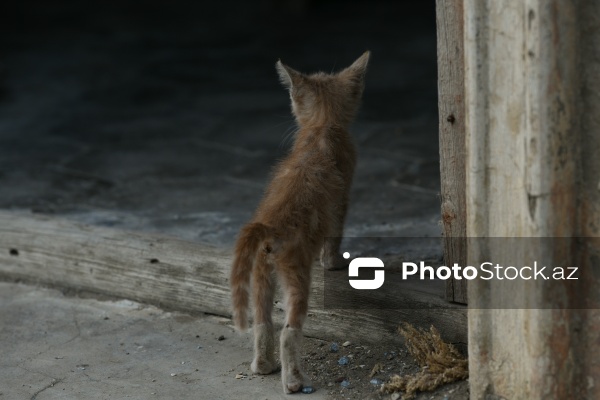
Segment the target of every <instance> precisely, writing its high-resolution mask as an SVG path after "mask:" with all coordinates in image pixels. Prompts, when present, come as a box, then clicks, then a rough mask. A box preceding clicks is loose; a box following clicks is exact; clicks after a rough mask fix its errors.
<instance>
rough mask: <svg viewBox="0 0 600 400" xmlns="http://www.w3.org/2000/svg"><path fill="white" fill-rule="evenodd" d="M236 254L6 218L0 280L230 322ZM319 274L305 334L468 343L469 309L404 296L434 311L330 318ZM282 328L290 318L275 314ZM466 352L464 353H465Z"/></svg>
mask: <svg viewBox="0 0 600 400" xmlns="http://www.w3.org/2000/svg"><path fill="white" fill-rule="evenodd" d="M231 259H232V257H231V252H230V251H228V250H224V249H219V248H215V247H210V246H207V245H201V244H197V243H191V242H187V241H183V240H178V239H174V238H168V237H161V236H156V235H150V234H144V233H134V232H123V231H120V230H115V229H110V228H105V227H97V226H88V225H83V224H80V223H77V222H73V221H69V220H65V219H58V218H53V217H48V216H42V215H34V214H18V213H13V212H8V211H0V277H4V278H5V279H6V278H8V279H24V280H27V281H33V282H39V283H42V284H48V285H56V286H62V287H70V288H75V289H79V290H85V291H91V292H96V293H102V294H108V295H112V296H118V297H124V298H128V299H132V300H136V301H139V302H143V303H149V304H154V305H158V306H161V307H165V308H170V309H177V310H183V311H191V312H206V313H212V314H217V315H223V316H230V315H231V313H230V299H229V296H230V295H229V282H228V277H229V268H230V264H231ZM316 265H317V264H316V263H315V268H314V271H313V275H314V277H313V288H312V298H311V308H310V311H309V317H308V321H307V323H306V334H307V335H309V336H314V337H322V338H345V339H348V338H354V339H361V340H367V341H370V342H374V341H379V340H383V339H390V338H397V334H396V328H397V326H398V325H399V324H400V323H402V322H410V323H413V324H415V325H418V326H423V327H428V326H429V325H432V324H433V325H435V326H436V327H437V328H438V329H439V330H440V331H441V332H442V333H443V335H444V337H445V338H446V339H447V340H450V341H452V342H455V343H456V342H459V343H466V335H467V321H466V309H464V308H457V309H450V310H448V309H443V308H440V307H437V306H440V305H441V302H442V299H436V298H434V297H432V296H431V295H428V294H427V293H419V292H414V293H410V292H406V293H404V296H406V297H407V298H408V299H409V300H410V299H411V296H412V300H413V303H412V304H415V305H419V304H424V302H427V303H429V306H430V309H423V307H420V308H419V309H403V310H329V309H324V307H323V286H324V285H323V271H322V269H321V268H319V267H317V266H316ZM275 314H276V315H275V317H276V320H277V321H278V322H279V323H281V320H282V317H283V314H284V312H283V311H282V310H278V309H277V308H276V311H275ZM463 348H464V347H463Z"/></svg>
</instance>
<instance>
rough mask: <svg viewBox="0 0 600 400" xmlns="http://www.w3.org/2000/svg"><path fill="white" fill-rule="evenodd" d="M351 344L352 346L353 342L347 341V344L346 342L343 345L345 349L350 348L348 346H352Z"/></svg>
mask: <svg viewBox="0 0 600 400" xmlns="http://www.w3.org/2000/svg"><path fill="white" fill-rule="evenodd" d="M351 344H352V342H351V341H349V340H347V341H345V342H344V344H342V346H344V347H348V346H350V345H351Z"/></svg>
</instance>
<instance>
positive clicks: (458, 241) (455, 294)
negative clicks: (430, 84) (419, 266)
mask: <svg viewBox="0 0 600 400" xmlns="http://www.w3.org/2000/svg"><path fill="white" fill-rule="evenodd" d="M436 15H437V17H436V19H437V54H438V56H437V59H438V109H439V140H440V178H441V192H440V194H441V202H442V227H443V230H444V239H445V243H444V262H445V264H446V265H453V264H454V263H458V264H459V265H463V266H464V265H466V261H467V249H466V241H465V240H462V238H464V237H466V200H465V193H466V169H465V168H466V152H465V144H466V143H465V102H464V97H465V84H464V79H465V74H464V44H463V32H464V29H463V0H437V1H436ZM446 299H447V300H449V301H454V302H457V303H464V304H466V303H467V281H466V280H464V279H463V280H456V279H449V280H447V281H446Z"/></svg>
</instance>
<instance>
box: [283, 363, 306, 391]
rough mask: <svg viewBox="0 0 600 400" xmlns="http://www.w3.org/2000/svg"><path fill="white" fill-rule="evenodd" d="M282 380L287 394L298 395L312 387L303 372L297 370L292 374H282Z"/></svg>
mask: <svg viewBox="0 0 600 400" xmlns="http://www.w3.org/2000/svg"><path fill="white" fill-rule="evenodd" d="M281 380H282V383H283V391H284V392H285V393H286V394H290V393H296V392H299V391H300V390H302V388H303V387H308V386H312V385H311V383H310V381H309V380H308V379H306V377H305V376H304V374H303V373H302V371H300V370H298V369H296V368H294V370H293V371H291V372H290V373H286V374H282V376H281Z"/></svg>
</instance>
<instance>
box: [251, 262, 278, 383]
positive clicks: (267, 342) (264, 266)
mask: <svg viewBox="0 0 600 400" xmlns="http://www.w3.org/2000/svg"><path fill="white" fill-rule="evenodd" d="M272 270H273V268H272V267H271V265H269V263H268V262H267V259H266V254H259V256H258V257H257V260H256V265H255V266H254V275H253V282H252V283H253V285H252V286H253V300H254V360H252V364H251V366H250V367H251V369H252V372H254V373H256V374H263V375H266V374H270V373H272V372H275V371H277V370H278V369H279V366H278V365H277V362H276V361H275V333H274V330H273V320H272V317H271V313H272V310H273V295H274V292H275V288H274V282H273V276H272Z"/></svg>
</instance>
